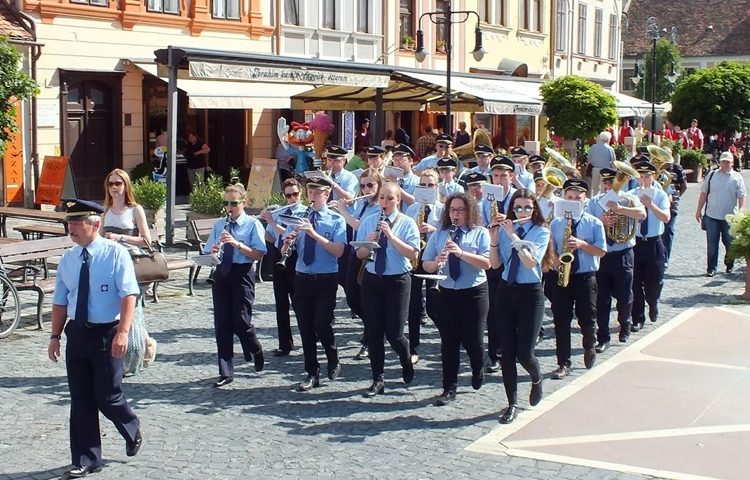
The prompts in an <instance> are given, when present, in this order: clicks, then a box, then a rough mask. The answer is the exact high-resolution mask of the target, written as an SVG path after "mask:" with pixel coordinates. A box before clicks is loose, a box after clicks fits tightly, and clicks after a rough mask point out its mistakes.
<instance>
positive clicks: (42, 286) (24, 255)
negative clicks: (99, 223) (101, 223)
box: [0, 236, 74, 330]
mask: <svg viewBox="0 0 750 480" xmlns="http://www.w3.org/2000/svg"><path fill="white" fill-rule="evenodd" d="M73 245H74V243H73V240H71V239H70V237H68V236H64V237H54V238H45V239H41V240H22V241H18V242H12V243H4V244H0V264H2V268H4V269H5V271H6V272H7V274H8V277H9V278H10V279H11V280H12V281H13V284H14V286H15V287H16V290H18V291H19V292H22V291H33V292H36V293H37V296H38V299H37V303H36V321H37V326H38V327H39V329H40V330H41V329H42V306H43V305H44V298H45V296H46V295H47V294H50V293H52V292H53V291H54V290H55V279H54V278H52V277H51V276H50V274H49V269H48V268H47V259H48V258H50V257H57V256H61V255H62V254H63V253H65V252H66V251H67V250H68V249H69V248H70V247H72V246H73ZM32 261H41V263H42V267H41V268H40V267H39V266H38V265H29V264H28V262H32ZM15 264H23V265H21V266H17V267H15V268H14V265H15ZM40 273H42V275H41V277H40ZM29 277H31V278H29Z"/></svg>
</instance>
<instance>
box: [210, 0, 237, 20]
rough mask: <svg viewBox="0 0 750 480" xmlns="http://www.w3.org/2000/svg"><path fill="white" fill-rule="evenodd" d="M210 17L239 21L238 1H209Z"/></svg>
mask: <svg viewBox="0 0 750 480" xmlns="http://www.w3.org/2000/svg"><path fill="white" fill-rule="evenodd" d="M211 4H212V5H211V15H212V16H213V17H214V18H225V19H227V20H239V19H240V0H211Z"/></svg>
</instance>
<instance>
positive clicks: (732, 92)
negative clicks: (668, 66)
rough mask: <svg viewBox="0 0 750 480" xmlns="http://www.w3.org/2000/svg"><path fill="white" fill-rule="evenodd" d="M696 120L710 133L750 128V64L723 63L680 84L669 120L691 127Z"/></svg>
mask: <svg viewBox="0 0 750 480" xmlns="http://www.w3.org/2000/svg"><path fill="white" fill-rule="evenodd" d="M693 118H697V119H699V120H700V124H701V128H702V129H703V130H704V131H706V132H708V133H718V132H734V131H744V130H746V129H748V128H750V63H738V62H721V63H720V64H718V65H716V66H715V67H712V68H706V69H703V70H698V71H697V72H695V73H694V74H692V75H690V76H689V77H687V78H685V79H684V80H683V81H682V82H680V84H679V86H678V87H677V90H676V91H675V93H674V95H673V96H672V111H671V112H670V113H669V120H670V121H671V122H672V123H674V124H676V125H689V124H690V120H691V119H693Z"/></svg>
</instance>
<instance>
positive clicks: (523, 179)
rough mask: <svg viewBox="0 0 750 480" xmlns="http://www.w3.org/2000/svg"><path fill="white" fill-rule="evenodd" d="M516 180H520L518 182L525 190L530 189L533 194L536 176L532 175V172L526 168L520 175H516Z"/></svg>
mask: <svg viewBox="0 0 750 480" xmlns="http://www.w3.org/2000/svg"><path fill="white" fill-rule="evenodd" d="M516 178H518V181H519V182H520V183H521V185H523V186H524V188H528V189H529V190H531V191H532V192H533V191H534V186H535V185H534V175H532V174H531V172H529V171H528V170H526V169H525V168H524V169H523V170H521V173H520V174H518V175H516Z"/></svg>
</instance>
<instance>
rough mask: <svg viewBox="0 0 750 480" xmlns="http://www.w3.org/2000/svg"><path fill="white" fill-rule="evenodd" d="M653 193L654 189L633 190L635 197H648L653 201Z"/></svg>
mask: <svg viewBox="0 0 750 480" xmlns="http://www.w3.org/2000/svg"><path fill="white" fill-rule="evenodd" d="M655 192H656V189H654V188H636V189H635V194H636V195H637V196H639V197H640V196H643V195H645V196H647V197H649V198H650V199H651V200H653V199H654V193H655Z"/></svg>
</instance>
